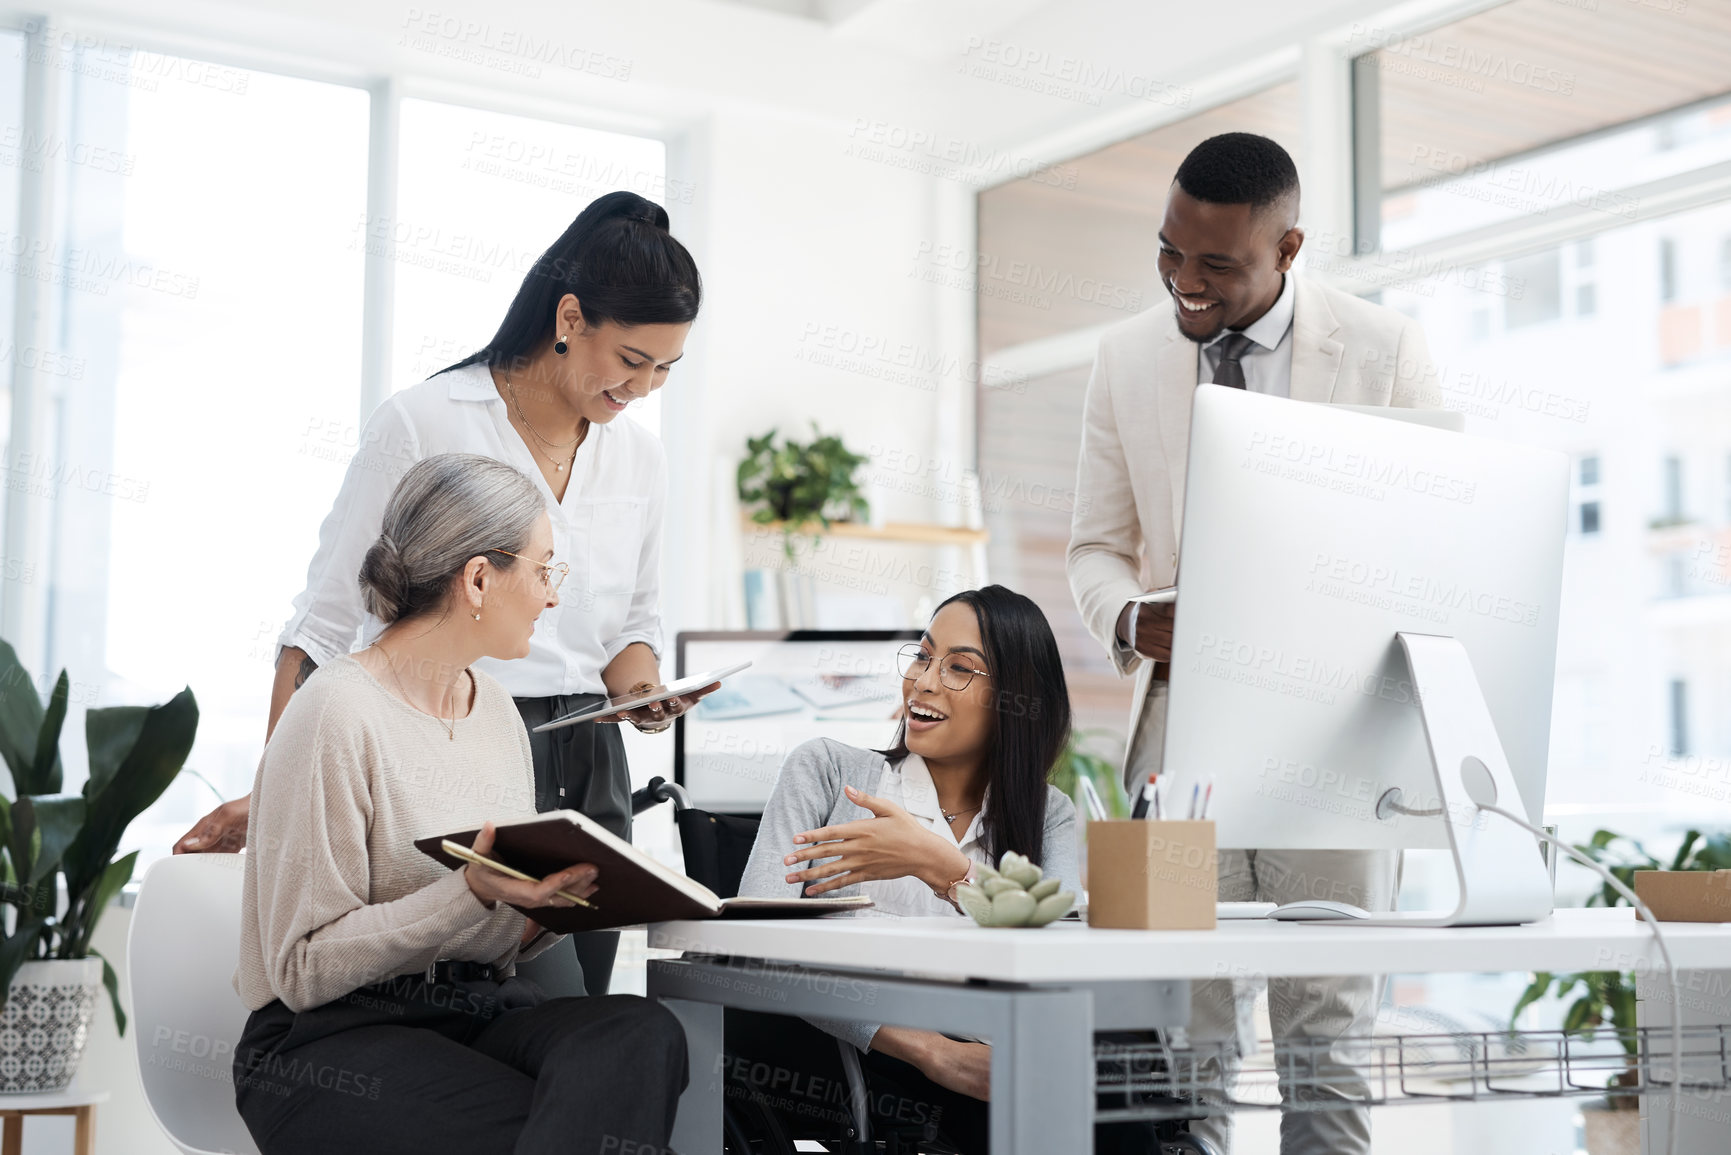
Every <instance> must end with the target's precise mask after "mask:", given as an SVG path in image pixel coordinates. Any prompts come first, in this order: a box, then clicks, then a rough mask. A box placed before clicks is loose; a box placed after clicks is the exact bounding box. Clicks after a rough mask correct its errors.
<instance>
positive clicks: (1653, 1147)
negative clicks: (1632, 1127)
mask: <svg viewBox="0 0 1731 1155" xmlns="http://www.w3.org/2000/svg"><path fill="white" fill-rule="evenodd" d="M1677 979H1678V981H1679V982H1680V983H1681V984H1682V987H1683V1006H1682V1012H1683V1025H1684V1026H1685V1027H1701V1026H1717V1025H1719V1024H1721V1023H1731V971H1703V970H1680V971H1678V972H1677ZM1635 992H1636V996H1637V998H1638V999H1639V1000H1640V1001H1639V1002H1638V1003H1637V1004H1636V1007H1635V1017H1636V1021H1637V1022H1639V1023H1640V1024H1641V1026H1643V1027H1648V1028H1653V1030H1652V1031H1651V1033H1649V1034H1648V1036H1647V1046H1648V1047H1649V1048H1650V1049H1651V1052H1652V1054H1651V1057H1650V1058H1651V1062H1652V1063H1653V1065H1654V1066H1655V1067H1656V1068H1657V1069H1658V1072H1659V1075H1660V1078H1662V1079H1664V1080H1665V1081H1667V1082H1668V1081H1669V1080H1670V1078H1671V1036H1670V1033H1669V1030H1668V1028H1669V1027H1670V1026H1671V1013H1672V1007H1671V984H1670V982H1669V981H1667V980H1666V978H1665V977H1664V976H1663V975H1662V974H1650V973H1649V974H1640V975H1638V976H1637V978H1636V979H1635ZM1683 1052H1684V1054H1685V1055H1692V1056H1693V1057H1691V1058H1685V1059H1684V1060H1683V1075H1684V1078H1685V1079H1687V1080H1692V1081H1696V1082H1700V1083H1704V1084H1709V1085H1711V1084H1713V1083H1717V1082H1719V1081H1720V1080H1721V1079H1723V1078H1724V1074H1725V1073H1724V1071H1723V1070H1722V1069H1721V1067H1720V1059H1719V1056H1718V1054H1717V1047H1714V1046H1710V1045H1708V1044H1707V1043H1705V1042H1704V1041H1703V1040H1701V1039H1700V1038H1695V1039H1684V1040H1683ZM1703 1052H1706V1053H1703ZM1679 1107H1680V1108H1681V1110H1680V1112H1679V1126H1678V1128H1677V1150H1678V1151H1680V1152H1685V1153H1688V1152H1696V1151H1731V1099H1728V1098H1727V1097H1726V1093H1725V1092H1724V1091H1715V1090H1688V1089H1685V1090H1684V1092H1683V1098H1682V1102H1681V1103H1680V1104H1679ZM1670 1130H1671V1093H1670V1091H1669V1090H1662V1091H1655V1092H1654V1093H1652V1094H1650V1095H1643V1096H1641V1131H1642V1139H1641V1150H1642V1151H1643V1152H1645V1153H1646V1155H1663V1152H1664V1150H1665V1141H1666V1139H1667V1138H1668V1136H1669V1133H1670Z"/></svg>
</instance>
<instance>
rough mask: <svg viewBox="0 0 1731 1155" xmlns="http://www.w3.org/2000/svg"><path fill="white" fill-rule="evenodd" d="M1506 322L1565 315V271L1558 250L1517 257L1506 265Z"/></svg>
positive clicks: (1514, 324) (1519, 323)
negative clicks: (1563, 296)
mask: <svg viewBox="0 0 1731 1155" xmlns="http://www.w3.org/2000/svg"><path fill="white" fill-rule="evenodd" d="M1503 283H1504V284H1505V285H1506V286H1507V287H1508V292H1507V294H1506V295H1505V296H1504V297H1503V324H1504V325H1505V326H1507V327H1508V328H1510V329H1519V328H1521V327H1522V326H1524V325H1537V324H1540V323H1542V322H1544V321H1554V320H1556V319H1557V318H1558V317H1559V316H1561V315H1562V273H1561V268H1560V262H1559V261H1558V259H1557V250H1555V249H1550V250H1547V251H1546V252H1542V253H1534V254H1533V255H1532V256H1530V257H1516V258H1515V259H1514V260H1512V261H1507V262H1505V263H1504V266H1503Z"/></svg>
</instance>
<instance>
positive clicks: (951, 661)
mask: <svg viewBox="0 0 1731 1155" xmlns="http://www.w3.org/2000/svg"><path fill="white" fill-rule="evenodd" d="M931 664H932V655H931V654H929V653H927V652H926V648H925V647H924V646H921V645H917V644H914V643H909V644H908V645H905V646H903V647H902V648H901V649H899V650H897V651H896V669H898V670H900V671H901V675H902V677H904V678H919V677H922V676H923V675H924V674H925V672H926V670H927V669H928V668H929V667H930V666H931ZM989 677H991V675H990V674H988V673H986V671H984V670H982V669H979V668H977V667H976V666H974V664H973V662H972V660H971V659H969V658H967V657H965V656H963V655H961V654H945V655H944V660H943V662H942V663H940V664H939V666H938V682H939V683H940V684H941V685H942V686H943V687H944V689H946V690H965V689H967V688H968V686H969V685H970V684H972V682H973V680H974V679H975V678H989Z"/></svg>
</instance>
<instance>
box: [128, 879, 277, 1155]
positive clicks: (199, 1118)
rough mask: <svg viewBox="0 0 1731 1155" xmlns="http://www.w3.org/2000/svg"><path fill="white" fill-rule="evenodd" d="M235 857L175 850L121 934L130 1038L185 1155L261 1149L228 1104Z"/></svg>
mask: <svg viewBox="0 0 1731 1155" xmlns="http://www.w3.org/2000/svg"><path fill="white" fill-rule="evenodd" d="M243 861H244V860H243V859H242V857H241V856H240V855H238V854H180V855H175V856H173V857H170V858H163V859H159V860H158V861H157V862H155V863H153V864H152V865H151V867H150V869H149V870H148V871H146V872H145V875H144V882H143V883H142V884H141V885H140V886H139V890H138V903H137V905H136V906H135V907H134V908H133V912H132V932H131V935H130V937H129V938H128V939H127V944H126V955H127V967H126V970H127V976H128V982H127V986H128V988H129V990H130V992H131V996H132V1038H133V1042H134V1045H135V1046H136V1047H137V1050H138V1073H139V1077H140V1078H141V1079H142V1080H143V1082H144V1098H145V1101H146V1102H147V1103H149V1104H150V1113H151V1115H152V1116H153V1117H154V1118H155V1119H156V1123H157V1126H159V1127H161V1128H162V1130H163V1132H164V1133H165V1134H166V1135H167V1136H168V1138H169V1139H170V1141H172V1142H173V1143H174V1145H175V1146H176V1147H178V1148H180V1149H181V1150H182V1151H184V1152H186V1155H217V1153H219V1152H240V1153H244V1155H258V1146H257V1145H256V1144H254V1143H253V1140H252V1135H251V1134H249V1133H248V1131H247V1129H246V1124H245V1123H243V1122H241V1118H240V1113H239V1112H238V1111H236V1110H235V1107H234V1081H233V1077H232V1075H231V1073H230V1072H231V1064H232V1063H233V1061H234V1048H235V1043H236V1042H237V1041H238V1040H239V1039H240V1033H241V1030H242V1028H244V1027H245V1026H246V1017H247V1012H246V1007H244V1006H243V1005H242V1004H241V1001H240V997H239V996H238V995H236V994H235V993H234V986H233V985H232V982H231V980H232V979H233V977H234V966H235V959H236V956H237V955H238V954H239V948H240V893H241V892H240V887H241V879H242V877H243V867H242V863H243Z"/></svg>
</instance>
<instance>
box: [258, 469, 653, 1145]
mask: <svg viewBox="0 0 1731 1155" xmlns="http://www.w3.org/2000/svg"><path fill="white" fill-rule="evenodd" d="M382 530H383V532H381V533H380V534H379V535H378V537H377V539H376V540H375V541H374V542H373V544H372V545H371V546H370V547H369V548H368V550H367V553H366V558H365V560H364V561H363V563H362V565H361V572H360V580H361V585H362V587H363V591H364V596H365V598H366V601H367V608H368V610H369V611H370V612H371V613H373V614H374V615H375V616H376V617H378V619H379V620H380V621H382V622H384V623H385V629H384V631H383V632H382V633H381V634H380V635H379V636H378V637H377V638H376V639H375V640H374V641H373V643H372V645H371V646H369V647H367V648H366V649H364V650H362V651H360V652H358V653H355V654H348V655H343V656H340V657H338V658H336V659H334V660H332V661H330V662H327V663H326V664H325V665H323V666H321V667H320V668H319V669H318V671H317V672H316V673H314V674H313V675H312V676H311V677H310V678H309V679H308V680H307V682H306V685H305V686H304V687H303V688H302V689H301V690H300V692H299V693H297V694H295V695H294V697H293V698H292V699H290V701H289V702H288V704H287V706H286V708H285V709H284V711H283V715H282V718H281V720H280V721H279V723H278V724H277V728H276V733H275V734H274V736H273V737H272V739H271V741H270V743H269V745H267V746H266V747H265V753H264V758H263V759H262V761H261V762H260V763H259V768H258V773H257V776H256V778H255V780H254V783H253V804H252V807H251V812H250V818H249V828H248V832H247V843H248V846H249V848H250V852H249V853H248V854H247V856H246V879H245V884H244V891H243V894H244V899H243V902H244V910H243V915H242V923H241V949H240V962H239V966H238V967H237V968H236V972H235V989H236V990H237V991H239V992H240V995H241V998H242V1000H243V1001H244V1002H245V1003H246V1006H247V1008H248V1009H249V1010H250V1011H251V1012H252V1013H251V1015H250V1017H249V1018H248V1019H247V1023H246V1028H245V1030H244V1032H243V1033H242V1035H241V1039H240V1042H239V1043H238V1045H237V1046H236V1048H235V1061H234V1083H235V1101H236V1104H237V1106H238V1108H239V1110H240V1114H241V1117H242V1118H243V1119H244V1120H245V1121H246V1125H247V1128H248V1129H249V1130H250V1131H251V1132H252V1135H253V1138H254V1139H256V1140H257V1142H258V1145H259V1150H260V1151H262V1152H264V1155H300V1153H302V1152H306V1153H309V1155H310V1153H314V1152H319V1153H322V1152H327V1151H343V1150H347V1151H361V1150H365V1151H382V1150H393V1151H396V1150H403V1151H408V1150H417V1151H418V1150H426V1151H462V1152H465V1153H466V1155H476V1153H480V1152H500V1153H503V1152H515V1153H517V1155H526V1153H542V1152H545V1153H548V1155H551V1153H552V1152H555V1151H558V1152H567V1151H604V1150H608V1149H610V1148H609V1144H611V1145H612V1147H613V1148H616V1149H623V1150H642V1151H659V1150H662V1149H664V1147H665V1144H666V1142H667V1138H668V1135H669V1132H670V1131H671V1128H672V1121H673V1114H674V1110H675V1108H676V1106H677V1103H678V1100H679V1094H680V1091H681V1090H682V1089H683V1088H684V1085H685V1080H686V1054H685V1039H684V1034H683V1032H682V1031H681V1030H680V1027H679V1024H678V1022H677V1021H676V1020H675V1019H674V1018H673V1016H672V1015H671V1014H670V1013H668V1012H667V1011H666V1010H664V1009H663V1008H661V1007H660V1006H658V1005H656V1004H654V1003H650V1002H647V1001H645V1000H644V999H641V998H638V997H636V996H629V995H615V996H595V997H588V998H554V999H548V998H546V997H545V996H544V995H543V994H542V993H541V991H540V989H539V988H538V987H536V986H535V985H534V984H532V983H529V982H527V981H526V980H523V979H520V978H517V977H516V976H515V973H514V972H515V967H516V964H517V963H518V962H520V961H523V960H525V959H527V958H529V957H531V956H533V955H534V954H537V953H539V952H540V951H543V950H545V949H546V948H547V947H549V946H551V945H552V944H553V942H555V941H556V940H557V936H554V935H552V934H550V933H549V932H547V931H545V930H543V929H542V928H541V927H540V926H538V925H537V924H536V923H535V922H533V921H532V920H530V919H528V918H526V917H525V916H523V915H522V914H519V913H518V912H517V911H516V910H515V909H513V907H527V908H530V909H533V908H537V907H545V906H549V905H553V906H561V905H570V903H569V900H567V899H565V898H562V897H559V896H558V895H557V894H556V893H555V892H557V891H559V890H561V889H564V890H567V891H569V892H570V893H572V894H575V895H576V896H578V897H584V896H587V895H588V894H590V893H592V892H593V891H594V890H595V889H596V888H597V886H598V883H597V881H596V869H595V867H594V866H592V865H588V864H583V863H573V864H572V865H571V866H569V867H567V868H566V869H564V870H561V871H559V872H557V873H555V874H553V875H551V876H550V877H548V878H546V879H545V880H543V881H541V882H539V883H532V882H524V881H519V880H516V879H512V878H508V877H506V876H504V875H503V874H499V873H497V872H495V871H492V870H488V869H486V868H483V867H478V866H474V865H469V866H465V867H463V868H461V869H459V870H456V871H448V870H446V869H445V868H444V867H443V866H441V865H439V864H438V863H437V862H434V861H433V860H432V859H430V858H428V857H426V856H425V855H423V854H421V853H420V852H419V851H418V850H416V849H415V846H414V840H415V839H417V838H421V837H425V836H428V835H436V834H443V833H448V832H451V831H455V830H462V829H465V828H473V827H476V826H479V827H481V831H482V832H481V835H480V836H479V837H478V838H477V839H476V843H475V847H476V849H477V850H478V851H481V852H482V853H485V852H486V851H487V850H489V849H491V847H492V843H493V825H492V824H493V823H494V822H498V821H503V820H513V819H524V818H532V817H533V816H534V815H535V812H536V811H535V774H534V763H533V756H532V754H531V751H530V748H529V737H528V733H527V732H526V731H525V730H524V727H523V722H522V718H521V716H520V715H519V713H518V710H517V707H516V706H515V704H514V703H513V702H512V700H511V697H510V695H509V694H508V693H507V692H506V691H505V689H504V688H503V687H502V686H501V685H500V684H499V683H498V682H497V681H495V680H494V679H493V678H492V677H491V676H489V675H488V674H486V673H484V672H482V671H480V670H478V669H476V668H475V663H476V662H477V661H478V660H479V659H481V658H483V657H492V658H500V659H509V658H517V657H521V656H522V655H523V654H525V653H527V652H528V649H529V635H530V634H531V632H532V631H533V630H534V627H535V620H536V618H538V617H539V616H540V615H541V613H542V611H544V610H546V609H548V608H550V607H552V606H555V605H557V604H558V601H559V597H558V593H557V573H558V569H557V563H556V562H555V561H554V559H553V533H552V529H551V527H550V525H549V521H548V515H547V512H546V509H545V507H544V504H543V502H542V499H541V495H540V494H539V493H538V492H537V490H536V488H535V486H534V485H533V484H531V482H530V481H529V479H528V478H527V477H525V476H524V475H523V474H521V473H519V472H518V471H517V470H515V469H512V468H511V467H510V466H508V465H505V464H504V463H502V462H499V461H495V460H492V459H490V458H487V457H481V456H478V455H473V454H455V453H453V454H441V455H439V456H435V457H430V458H427V459H425V460H423V461H421V462H419V463H417V464H416V465H415V466H413V467H412V468H411V469H410V470H409V471H408V472H407V473H406V474H405V475H404V477H403V479H402V481H401V483H399V484H398V485H397V487H396V489H395V491H394V492H393V493H392V495H391V499H390V502H389V504H388V505H387V506H386V508H385V513H384V522H383V526H382Z"/></svg>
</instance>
